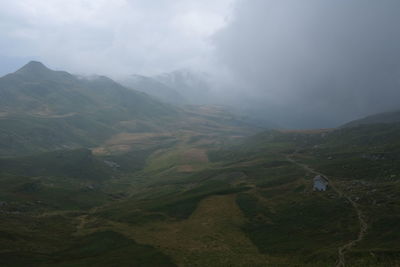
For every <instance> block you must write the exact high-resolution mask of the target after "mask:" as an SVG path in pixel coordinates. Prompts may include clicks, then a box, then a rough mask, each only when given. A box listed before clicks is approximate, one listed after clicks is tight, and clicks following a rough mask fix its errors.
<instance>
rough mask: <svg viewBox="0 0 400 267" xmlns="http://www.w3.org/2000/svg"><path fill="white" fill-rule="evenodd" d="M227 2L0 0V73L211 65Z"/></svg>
mask: <svg viewBox="0 0 400 267" xmlns="http://www.w3.org/2000/svg"><path fill="white" fill-rule="evenodd" d="M232 2H233V0H201V1H198V0H112V1H111V0H67V1H66V0H18V1H15V0H1V1H0V60H1V63H0V72H2V74H4V72H9V71H13V70H14V68H15V67H16V66H17V65H19V64H21V62H24V61H26V60H29V59H35V60H39V61H42V62H43V63H45V64H47V65H49V66H51V67H55V68H61V69H66V70H69V71H72V72H80V73H88V74H90V73H99V74H108V75H109V74H128V73H141V74H154V73H159V72H165V71H171V70H174V69H179V68H184V67H188V66H204V65H209V60H210V56H209V55H210V52H211V50H212V45H211V42H210V36H212V35H213V34H214V33H215V32H216V31H217V30H219V29H221V28H222V27H223V26H224V25H225V24H226V22H227V18H228V16H229V14H230V11H231V10H232Z"/></svg>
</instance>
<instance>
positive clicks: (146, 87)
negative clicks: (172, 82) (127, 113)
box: [118, 75, 186, 105]
mask: <svg viewBox="0 0 400 267" xmlns="http://www.w3.org/2000/svg"><path fill="white" fill-rule="evenodd" d="M118 81H119V82H120V83H121V84H122V85H124V86H126V87H128V88H132V89H135V90H138V91H141V92H144V93H146V94H149V95H151V96H154V97H156V98H158V99H159V100H161V101H163V102H166V103H171V104H175V105H181V104H185V103H186V100H185V99H184V98H183V96H182V95H180V94H179V93H178V92H177V91H176V90H175V89H174V88H172V87H169V86H168V85H166V84H164V83H162V82H159V81H157V80H156V79H153V78H151V77H146V76H142V75H130V76H128V77H125V78H123V79H120V80H118Z"/></svg>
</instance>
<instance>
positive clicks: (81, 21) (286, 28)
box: [0, 0, 400, 127]
mask: <svg viewBox="0 0 400 267" xmlns="http://www.w3.org/2000/svg"><path fill="white" fill-rule="evenodd" d="M399 14H400V1H398V0H304V1H303V0H302V1H300V0H113V1H107V0H68V1H65V0H18V1H15V0H9V1H8V0H2V1H0V74H4V73H6V72H10V71H13V70H14V69H15V68H17V67H18V66H20V65H22V64H23V63H24V62H25V61H27V60H30V59H35V60H40V61H42V62H44V63H45V64H47V65H48V66H50V67H53V68H56V69H64V70H67V71H70V72H74V73H86V74H92V73H97V74H106V75H116V74H131V73H138V74H145V75H146V74H156V73H160V72H168V71H171V70H175V69H179V68H186V67H194V68H200V69H203V70H204V69H205V70H209V71H210V72H213V71H215V70H221V69H223V70H226V71H227V72H228V74H229V75H228V76H224V78H227V77H230V80H227V82H226V86H225V88H223V91H222V93H225V95H226V96H229V97H230V99H236V103H240V102H243V106H246V105H247V106H249V107H252V108H256V109H258V110H259V111H262V112H265V116H266V117H270V116H273V117H274V118H275V120H281V121H282V122H285V123H287V125H292V126H296V124H298V125H297V126H298V127H303V126H304V127H325V126H326V127H329V126H334V125H337V124H340V123H342V122H345V121H347V120H350V119H353V118H357V117H362V116H364V115H367V114H371V113H375V112H380V111H385V110H390V109H396V108H397V109H399V107H400V105H399V99H400V89H399V88H400V15H399ZM225 74H226V73H225ZM220 89H221V88H220ZM233 92H235V93H233ZM234 102H235V101H234V100H232V102H231V103H234ZM271 114H272V115H271Z"/></svg>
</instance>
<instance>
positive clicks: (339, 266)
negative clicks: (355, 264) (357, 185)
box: [286, 152, 368, 267]
mask: <svg viewBox="0 0 400 267" xmlns="http://www.w3.org/2000/svg"><path fill="white" fill-rule="evenodd" d="M295 153H296V152H295ZM295 153H293V154H291V155H287V156H286V159H287V160H288V161H289V162H291V163H293V164H295V165H297V166H300V167H301V168H303V169H304V170H306V171H307V172H309V173H312V174H315V175H321V176H324V177H325V178H326V180H328V183H329V185H330V187H331V188H332V189H333V191H335V192H336V193H337V194H338V195H339V196H340V197H344V198H345V199H347V200H348V201H349V203H350V204H351V205H352V207H353V208H354V210H355V211H356V213H357V218H358V222H359V225H360V231H359V232H358V235H357V238H356V239H354V240H351V241H349V242H348V243H346V244H344V245H343V246H341V247H339V248H338V260H337V262H336V265H335V266H336V267H345V266H346V261H345V256H346V253H347V252H348V251H349V250H350V249H351V248H352V247H354V246H355V245H356V244H357V243H359V242H360V241H361V240H363V239H364V237H365V234H366V233H367V230H368V223H367V221H366V218H365V216H364V214H363V212H362V210H361V209H360V207H359V206H358V204H357V203H356V202H355V201H354V200H352V199H351V197H350V196H347V195H346V194H344V193H343V192H342V191H341V190H340V189H339V188H338V187H336V186H335V184H334V183H333V182H332V180H331V179H329V177H328V176H327V175H325V174H323V173H320V172H318V171H316V170H314V169H313V168H311V167H310V166H308V165H307V164H303V163H300V162H298V161H296V160H294V159H293V158H292V157H293V156H294V155H295Z"/></svg>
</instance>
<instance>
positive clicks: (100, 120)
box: [0, 61, 179, 155]
mask: <svg viewBox="0 0 400 267" xmlns="http://www.w3.org/2000/svg"><path fill="white" fill-rule="evenodd" d="M178 114H179V112H178V110H177V109H176V108H174V107H172V106H170V105H168V104H164V103H162V102H159V101H157V100H155V99H153V98H152V97H150V96H148V95H147V94H144V93H141V92H138V91H134V90H130V89H127V88H125V87H123V86H122V85H120V84H118V83H116V82H114V81H113V80H111V79H109V78H107V77H104V76H94V77H89V78H82V77H78V76H74V75H72V74H69V73H67V72H64V71H54V70H51V69H49V68H47V67H46V66H44V65H43V64H42V63H40V62H34V61H33V62H29V63H28V64H27V65H25V66H23V67H22V68H21V69H19V70H17V71H16V72H14V73H11V74H8V75H6V76H4V77H1V78H0V155H15V154H20V153H28V152H34V151H36V152H38V151H47V150H53V149H62V148H76V147H80V146H85V147H87V146H93V145H96V144H98V143H99V142H101V141H104V140H106V139H107V138H109V137H110V136H111V135H113V134H115V133H117V132H121V131H133V132H135V131H143V130H146V129H145V128H144V127H141V126H140V125H139V124H140V122H150V124H151V123H153V124H155V125H160V124H161V125H162V122H163V121H165V119H164V118H166V117H169V118H172V117H175V116H177V115H178ZM122 122H124V123H122Z"/></svg>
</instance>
